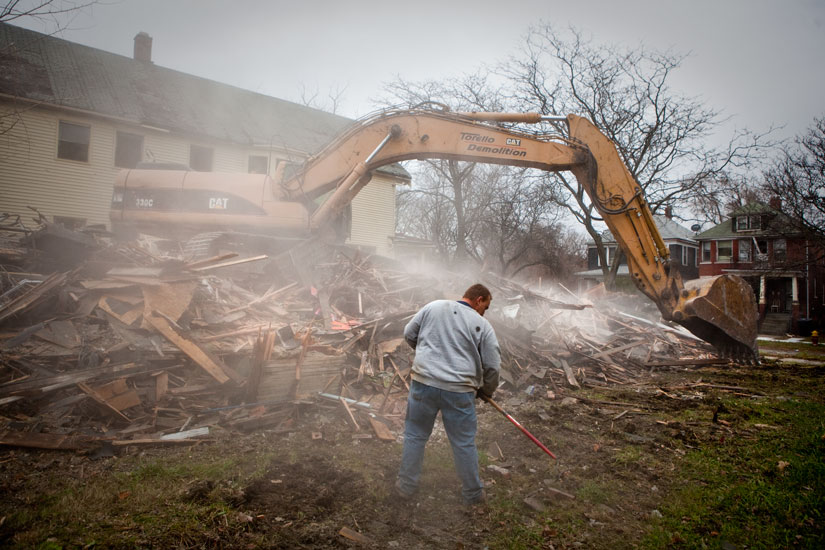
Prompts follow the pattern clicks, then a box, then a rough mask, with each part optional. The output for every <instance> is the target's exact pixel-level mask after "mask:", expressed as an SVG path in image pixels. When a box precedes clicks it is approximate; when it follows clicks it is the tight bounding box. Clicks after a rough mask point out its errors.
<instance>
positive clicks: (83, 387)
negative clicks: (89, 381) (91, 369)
mask: <svg viewBox="0 0 825 550" xmlns="http://www.w3.org/2000/svg"><path fill="white" fill-rule="evenodd" d="M77 387H78V388H80V389H81V390H83V393H85V394H86V395H88V396H89V397H91V398H92V399H94V400H95V401H96V402H97V403H98V404H100V405H102V406H103V408H104V409H105V410H107V411H109V412H112V413H114V415H115V416H117V417H118V418H120V419H121V420H125V421H126V422H128V423H131V422H132V420H131V419H130V418H129V417H128V416H126V415H125V414H123V413H122V412H120V411H119V410H118V409H116V408H115V407H114V406H112V405H111V404H110V403H109V402H108V401H107V400H106V398H105V397H104V396H102V395H100V394H99V393H98V392H97V390H95V389H94V388H90V387H89V386H87V385H86V384H84V383H83V382H80V383H78V384H77Z"/></svg>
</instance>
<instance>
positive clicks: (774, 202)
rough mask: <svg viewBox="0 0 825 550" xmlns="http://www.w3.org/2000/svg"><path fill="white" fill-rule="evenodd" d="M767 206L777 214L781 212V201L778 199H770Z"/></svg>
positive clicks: (774, 197)
mask: <svg viewBox="0 0 825 550" xmlns="http://www.w3.org/2000/svg"><path fill="white" fill-rule="evenodd" d="M768 205H770V207H771V208H773V209H774V210H776V211H777V212H781V211H782V199H781V198H780V197H777V196H773V197H771V198H770V201H768Z"/></svg>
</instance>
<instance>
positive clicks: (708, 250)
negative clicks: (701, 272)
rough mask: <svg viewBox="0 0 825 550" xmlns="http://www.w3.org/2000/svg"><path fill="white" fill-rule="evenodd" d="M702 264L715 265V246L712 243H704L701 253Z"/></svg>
mask: <svg viewBox="0 0 825 550" xmlns="http://www.w3.org/2000/svg"><path fill="white" fill-rule="evenodd" d="M699 254H700V255H699V258H700V262H701V263H703V264H710V263H713V244H712V242H711V241H702V247H701V250H700V251H699Z"/></svg>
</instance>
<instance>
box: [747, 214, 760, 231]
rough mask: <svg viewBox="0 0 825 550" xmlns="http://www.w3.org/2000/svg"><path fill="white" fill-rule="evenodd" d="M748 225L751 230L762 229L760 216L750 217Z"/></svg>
mask: <svg viewBox="0 0 825 550" xmlns="http://www.w3.org/2000/svg"><path fill="white" fill-rule="evenodd" d="M748 223H749V224H750V228H751V229H762V216H750V217H749V218H748Z"/></svg>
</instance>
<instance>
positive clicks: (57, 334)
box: [36, 321, 80, 349]
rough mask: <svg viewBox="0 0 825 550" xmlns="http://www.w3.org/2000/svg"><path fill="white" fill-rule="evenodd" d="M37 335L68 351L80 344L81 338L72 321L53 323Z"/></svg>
mask: <svg viewBox="0 0 825 550" xmlns="http://www.w3.org/2000/svg"><path fill="white" fill-rule="evenodd" d="M36 334H37V337H38V338H42V339H43V340H46V341H47V342H51V343H53V344H57V345H58V346H63V347H64V348H67V349H72V348H75V347H77V346H78V345H79V344H80V336H79V335H78V334H77V329H75V327H74V325H73V324H72V322H71V321H51V322H50V323H48V324H47V325H46V326H45V327H43V328H42V329H41V330H39V331H37V333H36Z"/></svg>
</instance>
